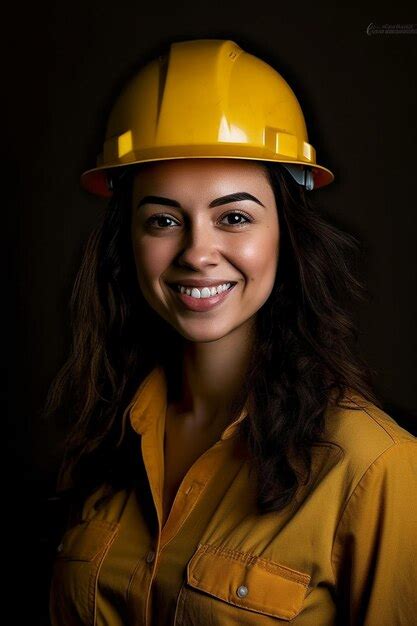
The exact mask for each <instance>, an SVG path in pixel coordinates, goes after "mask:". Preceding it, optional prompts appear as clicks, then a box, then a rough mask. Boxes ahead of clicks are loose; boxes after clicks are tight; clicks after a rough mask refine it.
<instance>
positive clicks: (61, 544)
mask: <svg viewBox="0 0 417 626" xmlns="http://www.w3.org/2000/svg"><path fill="white" fill-rule="evenodd" d="M63 549H64V544H63V543H60V544H59V546H58V547H57V549H56V550H57V552H62V550H63Z"/></svg>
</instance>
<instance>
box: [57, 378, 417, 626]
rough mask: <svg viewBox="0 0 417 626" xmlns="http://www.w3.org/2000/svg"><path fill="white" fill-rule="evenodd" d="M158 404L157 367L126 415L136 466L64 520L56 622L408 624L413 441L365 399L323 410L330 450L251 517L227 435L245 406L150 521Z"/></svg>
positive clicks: (160, 418)
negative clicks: (130, 477) (130, 481)
mask: <svg viewBox="0 0 417 626" xmlns="http://www.w3.org/2000/svg"><path fill="white" fill-rule="evenodd" d="M358 398H359V397H358V396H356V395H355V394H352V395H351V396H349V401H350V402H351V406H357V402H358ZM166 408H167V381H166V377H165V373H164V370H163V369H162V368H161V367H156V368H155V369H153V370H152V371H151V372H150V374H149V375H148V376H147V377H146V378H145V380H144V381H143V382H142V383H141V385H140V386H139V389H138V391H137V393H136V395H135V398H134V404H133V405H132V407H131V409H130V413H129V415H130V421H129V422H128V423H129V424H131V426H132V427H133V429H134V430H135V431H136V432H137V433H138V435H140V438H139V437H138V454H140V450H141V453H142V458H143V466H142V467H143V475H141V476H138V481H137V483H136V484H135V486H134V487H129V488H125V489H120V490H119V491H116V492H114V491H113V492H111V491H108V490H107V487H106V485H102V486H101V487H100V488H99V489H97V490H96V491H95V492H94V494H91V495H90V496H89V497H88V498H87V499H86V500H85V503H84V506H83V511H82V517H81V520H77V523H72V524H70V525H69V526H67V528H66V530H65V532H64V534H63V537H62V540H61V542H60V544H59V546H58V547H57V553H56V558H55V561H54V569H53V575H52V583H51V588H50V616H51V621H52V625H53V626H80V625H87V624H88V625H91V626H142V625H143V626H232V625H236V624H239V625H242V626H273V625H274V624H279V623H287V622H291V623H292V624H294V626H329V625H334V624H337V625H338V626H341V625H349V626H351V625H361V626H413V625H414V626H415V625H416V624H417V591H416V590H417V573H416V572H417V454H416V453H417V439H416V437H414V436H413V435H412V434H411V433H409V432H408V431H406V430H404V429H403V428H401V427H400V426H399V424H397V422H395V421H394V420H393V419H392V418H391V417H390V416H389V415H387V414H386V413H385V412H383V411H381V410H380V409H378V408H377V407H376V406H375V405H374V404H371V403H365V406H364V407H363V408H360V410H354V409H353V408H343V409H342V408H338V407H334V406H330V405H329V407H328V409H327V411H326V416H325V417H326V431H325V435H326V438H327V439H328V440H330V441H332V442H333V443H334V445H331V446H323V445H315V446H313V472H312V477H311V479H310V481H309V483H308V484H307V485H305V486H302V487H301V488H300V489H299V491H297V494H296V498H295V499H294V501H293V502H292V504H291V505H290V506H288V507H287V508H285V509H284V510H283V511H281V512H279V513H277V512H271V513H268V514H264V515H259V514H257V512H256V506H255V502H256V477H255V473H254V472H251V473H250V472H249V464H248V458H247V457H246V456H245V454H244V453H243V452H242V445H241V444H240V445H237V441H238V437H236V436H235V435H236V434H237V432H236V427H237V423H238V422H240V421H241V420H242V419H244V418H245V417H246V415H247V412H246V410H244V411H242V413H241V415H240V417H239V418H238V419H237V420H235V422H233V423H232V424H230V425H228V427H227V428H226V429H225V430H224V431H223V433H222V435H221V437H220V439H219V440H218V441H217V442H216V443H215V444H214V445H213V446H212V447H211V448H210V449H208V450H207V451H206V452H204V454H202V455H201V456H200V457H199V458H198V459H197V460H196V462H195V463H194V464H193V466H192V467H191V468H190V469H189V471H188V473H187V474H186V476H185V477H184V479H183V481H182V483H181V486H180V488H179V490H178V492H177V494H176V497H175V501H174V503H173V506H172V509H171V511H170V514H169V517H168V519H167V521H166V524H165V526H164V528H161V514H162V511H161V508H162V493H163V469H164V454H163V444H164V423H165V412H166ZM341 449H343V450H344V454H343V455H342V454H341Z"/></svg>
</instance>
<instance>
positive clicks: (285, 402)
mask: <svg viewBox="0 0 417 626" xmlns="http://www.w3.org/2000/svg"><path fill="white" fill-rule="evenodd" d="M332 180H333V175H332V173H331V172H330V171H329V170H327V169H326V168H324V167H323V166H321V165H318V164H317V163H316V159H315V151H314V148H313V147H312V146H311V145H310V144H309V143H308V139H307V134H306V129H305V122H304V118H303V114H302V111H301V108H300V106H299V103H298V101H297V100H296V98H295V95H294V93H293V92H292V90H291V89H290V87H289V86H288V84H287V83H286V82H285V81H284V79H283V78H282V77H281V76H280V75H279V74H278V73H277V72H276V71H275V70H274V69H273V68H271V67H270V66H269V65H267V64H266V63H264V62H263V61H261V60H260V59H257V58H256V57H254V56H253V55H250V54H248V53H246V52H244V51H243V50H242V49H241V48H240V47H239V46H238V45H237V44H236V43H234V42H232V41H221V40H196V41H187V42H179V43H175V44H172V45H171V47H170V50H169V53H168V54H167V55H165V56H161V57H159V58H158V59H156V60H154V61H152V62H151V63H149V64H148V65H146V66H145V67H144V68H142V70H141V71H140V72H139V73H138V74H136V75H135V76H134V77H133V78H132V80H131V81H130V82H129V83H128V85H127V86H126V88H125V89H124V90H123V92H122V94H121V95H120V97H119V99H118V100H117V102H116V104H115V106H114V108H113V110H112V113H111V115H110V119H109V123H108V127H107V134H106V141H105V144H104V149H103V153H102V155H100V157H99V160H98V165H97V167H96V168H94V169H93V170H89V171H87V172H85V173H84V174H83V176H82V184H83V186H84V187H85V188H86V189H88V190H89V191H92V192H94V193H96V194H98V195H101V196H104V197H106V196H107V197H110V201H109V204H108V210H107V212H106V214H105V216H104V219H103V221H102V223H101V225H100V226H99V227H98V228H97V229H96V231H95V232H94V233H93V235H92V237H91V238H90V240H89V243H88V246H87V248H86V251H85V255H84V259H83V262H82V266H81V269H80V272H79V275H78V277H77V281H76V285H75V290H74V296H73V300H72V308H73V316H74V317H73V328H74V343H73V350H72V354H71V356H70V358H69V360H68V361H67V363H66V365H65V367H64V368H63V369H62V371H61V372H60V374H59V376H58V377H57V379H56V380H55V381H54V384H53V385H52V387H51V390H50V394H49V398H48V403H47V410H48V411H49V413H54V412H56V411H59V410H61V411H63V410H64V407H65V410H66V411H68V413H69V414H70V415H71V429H70V433H69V436H68V440H67V442H66V448H65V457H64V461H63V463H62V466H61V472H60V475H59V477H58V485H57V489H58V491H59V492H61V493H67V494H70V502H71V511H70V515H69V516H68V522H67V525H66V528H65V532H64V533H63V537H62V540H61V541H60V543H59V545H58V547H57V554H56V559H55V563H54V571H53V578H52V584H51V591H50V613H51V620H52V623H53V626H63V625H65V626H72V625H75V624H77V625H79V624H95V625H97V626H102V625H104V624H106V625H111V626H116V625H118V626H119V625H122V624H123V625H126V624H135V625H136V624H137V625H139V624H146V625H148V624H149V625H151V624H152V625H154V624H157V625H168V624H169V625H171V624H172V625H179V624H181V625H182V626H189V625H198V626H200V625H206V624H210V625H221V626H229V625H231V624H245V625H246V626H252V625H261V626H262V625H267V624H268V625H272V624H275V623H281V622H287V621H292V622H293V623H294V624H296V625H297V626H306V625H308V626H315V625H320V626H324V625H330V624H349V625H352V624H366V625H367V626H381V625H385V624H386V625H387V626H388V625H389V626H392V625H394V624H401V625H405V624H409V625H410V626H411V624H412V623H414V622H413V619H414V615H415V611H416V609H417V606H416V600H415V594H414V587H415V583H416V567H415V558H414V557H413V556H412V548H413V546H414V547H415V544H416V533H415V530H416V528H415V511H416V510H417V506H416V504H417V503H416V496H415V493H416V489H415V488H416V486H417V478H416V474H417V472H416V470H417V463H416V455H415V453H416V443H417V441H416V438H415V437H413V436H412V435H411V434H410V433H408V432H407V431H406V430H404V429H403V428H401V427H400V426H399V425H398V424H397V423H396V422H395V421H394V420H393V419H392V418H391V417H390V416H389V415H387V414H386V413H385V412H384V411H383V410H382V407H381V404H380V403H379V401H378V400H377V398H376V397H375V394H374V392H373V390H372V373H371V372H370V370H369V369H368V367H367V365H366V364H365V363H364V362H363V361H362V359H361V358H360V356H359V355H358V353H357V348H356V342H355V340H356V339H357V331H356V328H355V325H354V323H353V321H352V316H351V314H350V313H349V312H348V311H349V305H350V303H351V300H352V299H354V298H356V297H359V296H360V295H361V284H360V283H359V282H358V281H357V279H356V278H355V277H354V275H353V273H352V271H351V269H350V268H349V264H350V261H351V254H352V253H353V252H354V251H355V242H354V240H353V238H352V237H350V236H349V235H347V234H345V233H342V232H341V231H340V230H339V229H338V228H336V227H335V226H334V225H331V224H330V223H329V222H328V221H327V220H326V219H325V218H324V217H323V216H322V215H320V211H319V209H318V208H317V207H315V206H313V203H312V200H311V199H310V196H309V193H310V192H311V190H312V189H315V188H318V187H322V186H324V185H326V184H328V183H330V182H331V181H332ZM413 520H414V521H413Z"/></svg>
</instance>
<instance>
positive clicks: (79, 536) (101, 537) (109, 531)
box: [56, 520, 119, 561]
mask: <svg viewBox="0 0 417 626" xmlns="http://www.w3.org/2000/svg"><path fill="white" fill-rule="evenodd" d="M118 528H119V524H118V523H116V522H107V521H106V520H90V521H83V522H80V523H78V524H76V525H75V526H73V527H71V528H70V529H68V530H67V531H66V532H65V533H64V535H63V537H62V539H61V543H60V544H59V546H58V547H57V550H56V557H57V558H58V559H70V560H72V561H92V560H93V559H94V558H95V557H96V556H97V555H98V554H99V553H100V552H101V551H102V550H104V549H105V548H106V547H107V546H108V544H109V543H110V541H111V540H112V539H113V537H114V535H115V534H116V532H117V530H118Z"/></svg>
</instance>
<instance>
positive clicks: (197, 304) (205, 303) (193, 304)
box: [169, 281, 237, 313]
mask: <svg viewBox="0 0 417 626" xmlns="http://www.w3.org/2000/svg"><path fill="white" fill-rule="evenodd" d="M226 282H232V281H226ZM177 284H180V285H182V284H184V286H185V284H186V283H172V284H170V285H169V287H170V288H171V290H172V291H173V293H174V294H175V296H176V297H177V298H178V300H179V301H180V302H181V303H182V304H183V305H184V306H185V307H186V308H187V309H189V310H190V311H196V312H200V313H201V312H204V311H209V310H210V309H213V308H214V307H215V306H217V305H218V304H220V303H221V302H223V301H224V300H226V298H227V297H228V296H229V294H230V293H231V292H232V291H233V289H234V288H235V287H236V285H237V283H234V284H233V283H232V284H231V286H230V288H229V289H227V291H223V292H222V293H218V294H216V295H215V296H211V297H210V298H193V297H192V296H188V295H187V294H186V293H181V292H180V291H178V290H177V289H176V287H175V286H176V285H177ZM199 284H200V285H202V284H203V283H201V282H200V283H199ZM215 284H216V285H218V284H223V283H215ZM187 286H188V285H187ZM190 286H191V285H190ZM193 286H194V285H193ZM195 286H197V285H195ZM204 286H207V287H208V286H209V285H204Z"/></svg>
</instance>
